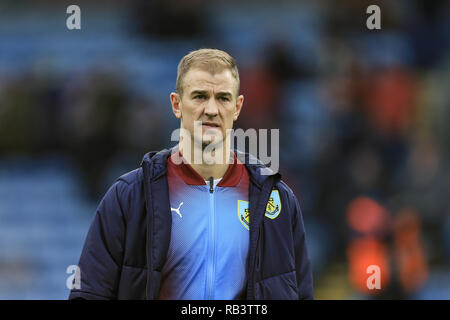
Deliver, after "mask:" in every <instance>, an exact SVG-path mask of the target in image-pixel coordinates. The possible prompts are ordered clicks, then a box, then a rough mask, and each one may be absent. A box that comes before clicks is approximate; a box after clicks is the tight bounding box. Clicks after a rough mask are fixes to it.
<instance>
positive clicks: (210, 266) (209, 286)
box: [206, 177, 216, 300]
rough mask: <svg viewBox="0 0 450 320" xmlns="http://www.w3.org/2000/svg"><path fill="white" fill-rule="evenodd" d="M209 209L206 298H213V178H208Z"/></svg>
mask: <svg viewBox="0 0 450 320" xmlns="http://www.w3.org/2000/svg"><path fill="white" fill-rule="evenodd" d="M209 210H210V220H209V221H210V245H211V247H210V250H209V261H208V279H207V284H206V286H207V287H206V288H207V294H206V299H207V300H212V298H213V294H214V292H213V282H214V273H215V264H214V255H215V230H214V228H215V214H216V213H215V210H214V178H213V177H210V178H209Z"/></svg>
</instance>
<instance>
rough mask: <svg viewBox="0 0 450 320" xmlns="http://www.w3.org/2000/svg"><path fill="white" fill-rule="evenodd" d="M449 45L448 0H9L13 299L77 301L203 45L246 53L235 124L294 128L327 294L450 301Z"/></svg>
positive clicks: (3, 49) (7, 218) (291, 138)
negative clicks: (109, 223)
mask: <svg viewBox="0 0 450 320" xmlns="http://www.w3.org/2000/svg"><path fill="white" fill-rule="evenodd" d="M69 4H77V5H79V6H80V7H81V19H82V22H81V27H82V28H81V30H73V31H69V30H68V29H67V28H66V19H67V17H68V16H69V15H68V14H66V8H67V6H68V5H69ZM370 4H377V5H378V6H380V8H381V26H382V29H381V30H374V31H370V30H368V29H367V28H366V19H367V17H368V14H366V8H367V6H369V5H370ZM449 44H450V2H449V1H445V0H442V1H427V0H415V1H413V0H397V1H375V0H374V1H361V0H345V1H332V0H329V1H325V0H321V1H299V0H297V1H256V0H255V1H237V0H235V1H206V0H184V1H180V0H177V1H175V0H153V1H145V0H136V1H95V3H94V2H93V1H92V2H91V3H89V2H87V1H73V2H71V3H69V2H65V1H37V0H34V1H12V0H9V1H5V0H2V1H1V2H0V299H66V298H67V296H68V293H69V290H68V289H67V288H66V279H67V277H68V276H69V274H67V273H66V269H67V267H68V266H69V265H74V264H77V262H78V258H79V255H80V253H81V248H82V245H83V242H84V237H85V236H86V233H87V230H88V227H89V224H90V222H91V219H92V218H93V214H94V212H95V208H96V206H97V204H98V202H99V200H100V199H101V197H102V196H103V194H104V193H105V192H106V190H107V188H108V186H110V185H111V184H112V183H113V181H114V180H115V178H117V177H118V176H120V175H121V174H122V173H124V172H127V171H130V170H132V169H134V168H136V167H138V166H139V163H140V160H141V157H142V156H143V155H144V154H145V153H146V152H148V151H150V150H158V149H161V148H165V147H168V146H172V145H173V142H171V141H170V133H171V132H172V130H173V129H175V128H177V126H178V121H176V119H175V118H174V117H173V115H172V113H171V110H170V104H169V93H170V92H171V91H173V90H174V89H175V78H176V66H177V63H178V61H179V60H180V58H181V57H182V56H183V55H185V54H186V53H187V52H188V51H190V50H193V49H197V48H200V47H216V48H219V49H223V50H226V51H228V52H229V53H231V54H232V55H233V56H234V57H235V58H236V59H237V62H238V65H239V68H240V73H241V81H242V84H241V88H242V89H241V90H242V93H243V94H244V95H245V98H246V100H245V103H244V111H243V114H242V117H241V119H240V120H239V123H238V124H237V127H241V128H244V129H246V128H279V129H280V139H281V141H280V142H281V147H280V150H281V155H280V160H281V166H280V168H281V170H280V172H281V174H282V176H283V177H284V178H285V180H286V181H287V183H288V184H290V185H291V186H292V188H293V189H294V190H295V192H296V194H297V196H298V197H299V199H300V202H301V206H302V208H303V214H304V218H305V224H306V230H307V240H308V246H309V250H310V255H311V259H312V264H313V270H314V280H315V284H314V286H315V296H316V298H317V299H450V200H449V199H450V171H449V170H450V169H449V164H450V162H449V156H450V134H449V133H450V132H449V129H448V128H449V126H448V121H449V120H450V90H449V83H450V50H449V49H450V48H449ZM371 264H375V265H379V266H380V267H381V272H382V273H381V276H382V277H381V278H382V282H381V286H382V289H381V290H374V291H368V290H367V288H366V286H365V284H366V278H367V277H368V276H369V275H368V274H366V269H365V268H366V267H367V266H368V265H371Z"/></svg>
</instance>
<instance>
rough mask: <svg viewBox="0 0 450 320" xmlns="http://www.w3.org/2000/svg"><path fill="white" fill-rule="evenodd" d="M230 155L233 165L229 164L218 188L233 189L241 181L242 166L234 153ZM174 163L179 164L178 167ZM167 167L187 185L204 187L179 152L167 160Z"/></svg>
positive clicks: (198, 176)
mask: <svg viewBox="0 0 450 320" xmlns="http://www.w3.org/2000/svg"><path fill="white" fill-rule="evenodd" d="M231 153H232V154H233V163H232V164H230V166H229V167H228V169H227V171H226V172H225V175H224V176H223V177H222V180H220V182H219V183H218V184H217V186H218V187H235V186H236V185H237V184H238V183H239V181H240V180H241V177H242V173H243V170H245V169H244V165H243V164H242V162H240V161H239V159H238V158H237V157H236V154H235V153H234V152H231ZM176 163H179V165H177V164H176ZM167 166H168V168H169V170H174V172H175V173H176V174H177V175H178V176H179V177H181V178H182V179H183V181H184V182H185V183H186V184H188V185H197V186H198V185H206V183H205V180H204V179H203V178H202V176H200V175H199V174H198V173H197V171H195V170H194V168H192V166H191V165H190V164H189V163H187V162H186V160H184V159H183V156H182V155H181V153H180V151H179V150H177V151H176V152H175V153H173V154H172V155H171V156H170V157H169V158H168V160H167Z"/></svg>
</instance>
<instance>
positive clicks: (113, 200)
mask: <svg viewBox="0 0 450 320" xmlns="http://www.w3.org/2000/svg"><path fill="white" fill-rule="evenodd" d="M171 151H172V150H171V149H165V150H162V151H160V152H150V153H148V154H146V155H145V156H144V159H143V160H142V163H141V168H139V169H136V170H134V171H131V172H129V173H127V174H125V175H123V176H121V177H120V178H118V179H117V181H116V182H115V183H114V184H113V185H112V186H111V188H110V189H109V190H108V192H107V193H106V195H105V196H104V198H103V199H102V201H101V202H100V204H99V206H98V209H97V211H96V213H95V217H94V220H93V221H92V224H91V226H90V229H89V232H88V234H87V237H86V240H85V243H84V247H83V251H82V253H81V257H80V260H79V264H78V266H79V270H80V273H81V287H80V289H72V290H71V292H70V296H69V299H79V298H81V299H156V297H157V296H158V292H159V288H160V284H161V270H162V267H163V265H164V262H165V258H166V254H167V250H168V247H169V241H170V232H171V225H172V215H171V211H170V204H169V188H168V181H167V175H166V173H167V165H166V164H167V158H168V157H169V156H170V154H171ZM236 154H237V156H238V158H239V159H240V160H241V161H242V162H243V163H245V165H246V168H247V170H248V173H249V177H250V186H249V188H250V189H249V202H250V204H249V212H250V213H251V214H250V233H249V234H250V246H249V254H248V259H249V260H248V263H247V270H246V272H247V279H248V283H247V296H246V298H247V299H249V300H251V299H257V300H258V299H282V300H285V299H286V300H287V299H313V280H312V272H311V264H310V260H309V257H308V251H307V248H306V239H305V229H304V224H303V218H302V213H301V210H300V206H299V203H298V201H297V198H296V197H295V195H294V194H293V192H292V190H291V189H290V188H289V187H288V186H287V185H286V184H285V183H284V182H283V181H281V176H280V175H279V174H278V173H275V174H274V173H270V174H267V173H268V172H267V170H268V169H267V168H266V167H265V166H264V165H262V164H261V163H260V162H258V163H257V164H250V163H255V162H256V161H254V160H255V159H254V158H253V161H250V158H249V157H251V156H249V155H248V154H244V153H240V152H238V151H236ZM262 170H266V172H265V173H264V174H262ZM273 189H277V190H279V194H280V199H281V203H282V213H281V214H280V215H279V217H277V219H273V220H272V219H268V218H267V217H265V210H266V205H267V202H268V200H269V196H270V193H271V192H272V190H273Z"/></svg>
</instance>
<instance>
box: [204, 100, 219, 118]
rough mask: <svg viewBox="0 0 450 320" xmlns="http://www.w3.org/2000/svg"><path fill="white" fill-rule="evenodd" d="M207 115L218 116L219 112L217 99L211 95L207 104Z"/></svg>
mask: <svg viewBox="0 0 450 320" xmlns="http://www.w3.org/2000/svg"><path fill="white" fill-rule="evenodd" d="M204 113H205V115H207V116H208V117H211V118H213V117H215V116H217V114H218V113H219V108H218V106H217V103H216V101H215V99H214V98H213V97H211V98H210V99H209V100H208V103H207V104H206V106H205V111H204Z"/></svg>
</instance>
